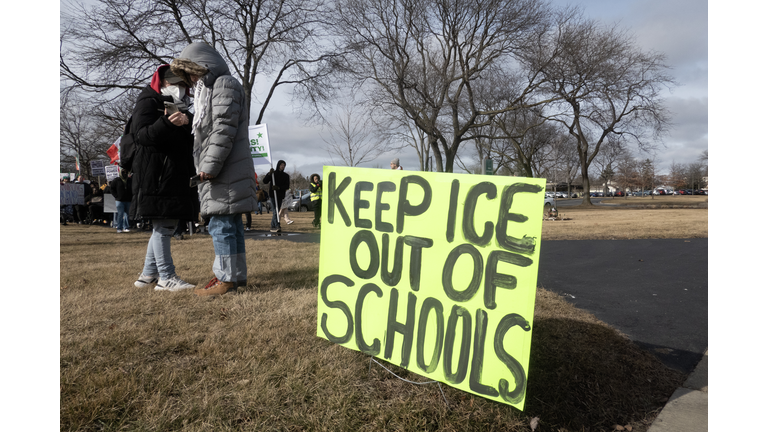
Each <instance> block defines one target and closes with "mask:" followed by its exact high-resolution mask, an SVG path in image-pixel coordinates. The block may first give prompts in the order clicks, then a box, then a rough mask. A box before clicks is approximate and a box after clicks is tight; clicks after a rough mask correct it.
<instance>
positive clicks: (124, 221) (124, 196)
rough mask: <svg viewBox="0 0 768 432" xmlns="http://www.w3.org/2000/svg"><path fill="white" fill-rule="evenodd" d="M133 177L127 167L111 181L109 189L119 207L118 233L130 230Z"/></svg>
mask: <svg viewBox="0 0 768 432" xmlns="http://www.w3.org/2000/svg"><path fill="white" fill-rule="evenodd" d="M132 180H133V178H132V177H131V176H130V175H128V172H127V171H126V170H125V169H122V168H121V169H120V175H119V176H118V177H115V178H113V179H112V181H111V182H109V190H110V192H111V193H112V196H113V197H115V208H117V220H115V224H114V225H115V228H117V232H118V233H122V232H129V231H130V230H129V229H128V227H129V226H130V223H129V221H128V212H129V211H130V210H131V199H132V198H133V190H132V187H133V183H132Z"/></svg>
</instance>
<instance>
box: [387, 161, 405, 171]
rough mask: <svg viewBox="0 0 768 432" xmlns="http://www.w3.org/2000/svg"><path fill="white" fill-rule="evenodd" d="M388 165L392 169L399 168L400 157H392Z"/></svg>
mask: <svg viewBox="0 0 768 432" xmlns="http://www.w3.org/2000/svg"><path fill="white" fill-rule="evenodd" d="M389 167H390V168H392V169H393V170H401V169H403V167H401V166H400V158H394V159H392V162H390V163H389Z"/></svg>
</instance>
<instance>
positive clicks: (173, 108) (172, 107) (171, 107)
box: [163, 102, 179, 115]
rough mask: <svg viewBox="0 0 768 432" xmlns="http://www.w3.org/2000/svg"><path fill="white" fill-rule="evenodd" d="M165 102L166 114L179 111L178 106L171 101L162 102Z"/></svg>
mask: <svg viewBox="0 0 768 432" xmlns="http://www.w3.org/2000/svg"><path fill="white" fill-rule="evenodd" d="M163 103H164V104H165V112H167V113H168V115H171V114H173V113H176V112H179V107H178V106H176V104H175V103H173V102H163Z"/></svg>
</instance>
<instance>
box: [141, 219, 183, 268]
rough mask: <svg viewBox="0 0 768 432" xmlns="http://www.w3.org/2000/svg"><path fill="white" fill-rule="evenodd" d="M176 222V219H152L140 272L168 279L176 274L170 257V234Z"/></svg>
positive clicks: (171, 234)
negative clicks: (150, 232) (142, 268)
mask: <svg viewBox="0 0 768 432" xmlns="http://www.w3.org/2000/svg"><path fill="white" fill-rule="evenodd" d="M177 223H178V220H177V219H152V236H151V237H150V238H149V243H148V244H147V257H146V258H145V259H144V271H143V272H142V273H144V274H145V275H156V274H159V275H160V279H168V278H170V277H171V276H173V275H175V274H176V267H174V266H173V258H172V257H171V236H173V230H175V229H176V224H177Z"/></svg>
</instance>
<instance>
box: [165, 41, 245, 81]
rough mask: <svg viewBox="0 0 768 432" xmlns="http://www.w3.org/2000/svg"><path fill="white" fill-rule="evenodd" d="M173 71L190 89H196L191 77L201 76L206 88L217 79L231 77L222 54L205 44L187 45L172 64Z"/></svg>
mask: <svg viewBox="0 0 768 432" xmlns="http://www.w3.org/2000/svg"><path fill="white" fill-rule="evenodd" d="M171 70H172V71H173V73H174V74H176V75H178V76H179V77H181V79H183V80H184V82H185V83H187V84H189V86H190V87H194V85H193V84H192V80H191V78H190V75H198V76H200V77H201V79H202V81H203V84H204V85H205V86H206V87H211V86H212V85H213V83H214V82H215V81H216V78H218V77H220V76H222V75H230V73H229V67H227V62H226V61H224V58H223V57H222V56H221V54H219V53H218V51H216V50H215V49H214V48H213V47H212V46H210V45H208V44H207V43H205V42H194V43H191V44H189V45H187V47H186V48H184V50H183V51H181V54H179V57H178V58H176V59H174V60H173V62H171Z"/></svg>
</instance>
